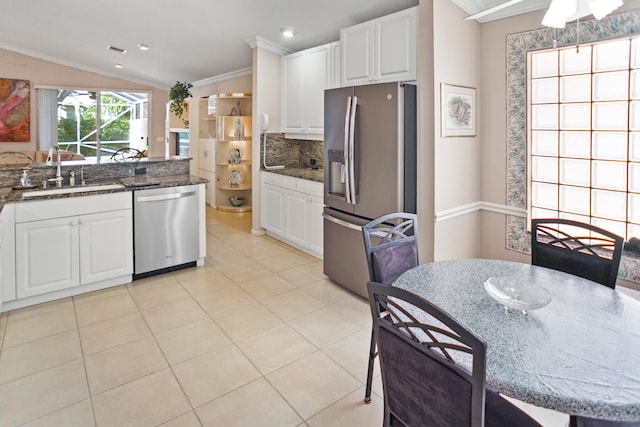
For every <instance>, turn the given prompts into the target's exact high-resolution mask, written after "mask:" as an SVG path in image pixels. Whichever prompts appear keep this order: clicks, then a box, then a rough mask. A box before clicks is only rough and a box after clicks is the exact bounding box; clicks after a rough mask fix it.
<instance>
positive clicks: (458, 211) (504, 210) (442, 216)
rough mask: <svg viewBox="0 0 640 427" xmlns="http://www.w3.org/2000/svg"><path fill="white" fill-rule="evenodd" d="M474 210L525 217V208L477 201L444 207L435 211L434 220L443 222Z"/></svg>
mask: <svg viewBox="0 0 640 427" xmlns="http://www.w3.org/2000/svg"><path fill="white" fill-rule="evenodd" d="M476 211H487V212H494V213H499V214H503V215H512V216H517V217H523V218H526V217H527V210H526V209H521V208H516V207H514V206H507V205H501V204H498V203H491V202H485V201H482V200H480V201H477V202H472V203H467V204H465V205H460V206H456V207H455V208H451V209H445V210H442V211H440V212H436V222H443V221H448V220H450V219H453V218H455V217H458V216H462V215H467V214H470V213H473V212H476Z"/></svg>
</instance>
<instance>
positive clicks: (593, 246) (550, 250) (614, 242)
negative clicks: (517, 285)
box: [531, 218, 624, 288]
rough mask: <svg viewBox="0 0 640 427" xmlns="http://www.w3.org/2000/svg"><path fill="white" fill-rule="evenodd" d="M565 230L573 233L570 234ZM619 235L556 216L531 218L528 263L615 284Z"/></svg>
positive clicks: (619, 253)
mask: <svg viewBox="0 0 640 427" xmlns="http://www.w3.org/2000/svg"><path fill="white" fill-rule="evenodd" d="M568 230H571V231H572V232H573V235H572V234H570V233H569V231H568ZM623 243H624V241H623V239H622V237H620V236H618V235H616V234H614V233H611V232H609V231H607V230H604V229H602V228H599V227H596V226H594V225H591V224H585V223H581V222H578V221H572V220H567V219H557V218H548V219H547V218H545V219H534V220H533V221H531V263H532V264H533V265H539V266H542V267H548V268H552V269H554V270H558V271H563V272H565V273H570V274H573V275H576V276H580V277H583V278H585V279H589V280H592V281H594V282H598V283H601V284H603V285H606V286H609V287H611V288H613V287H615V284H616V279H617V276H618V269H619V267H620V259H621V257H622V248H623Z"/></svg>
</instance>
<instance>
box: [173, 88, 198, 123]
mask: <svg viewBox="0 0 640 427" xmlns="http://www.w3.org/2000/svg"><path fill="white" fill-rule="evenodd" d="M192 87H193V85H192V84H191V83H187V82H179V81H177V82H176V83H175V84H174V85H173V86H171V90H169V99H170V100H171V103H170V104H169V111H171V112H172V113H173V114H175V115H176V117H178V118H180V119H181V120H182V121H183V122H184V125H185V127H189V120H188V119H184V118H182V113H183V112H184V111H185V110H186V109H187V108H188V105H187V103H186V102H185V101H184V100H185V99H187V98H191V92H190V90H189V89H191V88H192Z"/></svg>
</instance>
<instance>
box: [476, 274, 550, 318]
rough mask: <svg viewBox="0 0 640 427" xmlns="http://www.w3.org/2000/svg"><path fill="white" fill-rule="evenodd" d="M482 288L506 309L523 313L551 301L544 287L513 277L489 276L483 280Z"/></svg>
mask: <svg viewBox="0 0 640 427" xmlns="http://www.w3.org/2000/svg"><path fill="white" fill-rule="evenodd" d="M484 289H485V290H486V291H487V293H488V294H489V296H490V297H491V298H493V299H494V300H496V301H497V302H499V303H500V304H502V305H503V306H504V307H505V308H506V309H510V308H512V309H515V310H520V311H522V313H524V314H527V311H529V310H535V309H537V308H540V307H544V306H545V305H547V304H549V301H551V296H550V295H549V292H547V290H546V289H544V288H541V287H539V286H535V285H534V284H532V283H530V282H528V281H525V280H522V279H518V278H515V277H489V278H488V279H487V280H486V281H485V282H484Z"/></svg>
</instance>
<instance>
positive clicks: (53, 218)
mask: <svg viewBox="0 0 640 427" xmlns="http://www.w3.org/2000/svg"><path fill="white" fill-rule="evenodd" d="M132 221H133V218H132V210H131V193H129V192H122V193H114V194H105V195H95V196H86V197H74V198H68V199H55V200H40V201H31V202H23V203H19V204H16V207H15V222H16V225H15V232H16V236H15V239H16V240H15V242H16V292H15V297H16V298H26V297H32V296H36V295H41V294H45V293H49V292H53V291H59V290H62V289H69V288H73V287H76V286H81V285H89V284H95V283H105V284H109V285H115V284H120V283H127V282H128V281H130V280H131V274H132V272H133V226H132Z"/></svg>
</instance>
